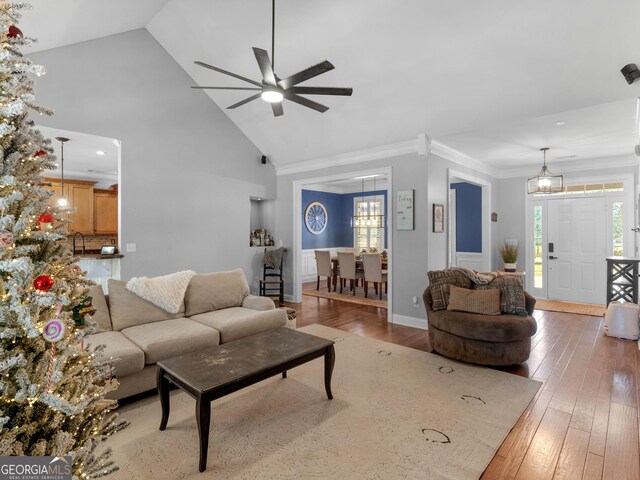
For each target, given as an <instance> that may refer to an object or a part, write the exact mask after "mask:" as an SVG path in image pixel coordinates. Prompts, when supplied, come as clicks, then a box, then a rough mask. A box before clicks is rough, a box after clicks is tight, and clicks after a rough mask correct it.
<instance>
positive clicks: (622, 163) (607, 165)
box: [495, 153, 639, 179]
mask: <svg viewBox="0 0 640 480" xmlns="http://www.w3.org/2000/svg"><path fill="white" fill-rule="evenodd" d="M638 163H639V162H638V159H637V157H636V156H635V155H633V154H631V153H630V154H629V155H619V156H615V157H608V158H589V159H585V160H575V161H571V162H558V163H556V164H555V166H554V169H553V171H554V173H555V172H558V173H559V174H562V175H564V174H567V173H575V172H587V171H592V170H602V169H607V170H610V169H612V168H621V167H637V166H638ZM539 167H540V166H539V165H537V164H536V165H528V166H524V167H518V168H510V169H501V170H499V173H497V174H496V175H495V177H496V178H498V179H507V178H517V177H532V176H534V175H535V174H536V172H537V171H539ZM536 168H537V169H538V170H536Z"/></svg>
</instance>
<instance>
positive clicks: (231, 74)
mask: <svg viewBox="0 0 640 480" xmlns="http://www.w3.org/2000/svg"><path fill="white" fill-rule="evenodd" d="M193 63H195V64H196V65H200V66H201V67H204V68H209V69H211V70H214V71H216V72H219V73H224V74H225V75H229V76H230V77H234V78H237V79H238V80H242V81H244V82H249V83H252V84H253V85H256V86H257V87H260V88H262V84H261V83H260V82H256V81H255V80H251V79H250V78H247V77H243V76H242V75H237V74H235V73H231V72H227V71H226V70H223V69H221V68H218V67H214V66H213V65H209V64H208V63H204V62H201V61H199V60H196V61H195V62H193Z"/></svg>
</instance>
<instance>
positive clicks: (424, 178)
mask: <svg viewBox="0 0 640 480" xmlns="http://www.w3.org/2000/svg"><path fill="white" fill-rule="evenodd" d="M381 167H391V169H392V182H393V183H392V188H393V192H394V195H392V196H391V197H389V209H388V211H389V215H393V212H394V211H395V192H397V191H398V190H409V189H413V190H414V205H415V222H414V226H415V229H414V230H412V231H398V230H395V228H394V230H393V231H392V232H389V233H391V235H392V251H391V255H392V261H391V268H392V272H393V314H394V315H401V316H405V317H412V318H416V319H418V320H420V321H422V322H424V321H425V319H426V312H425V310H424V305H423V304H422V292H423V291H424V289H425V288H426V286H427V283H428V282H427V271H429V270H435V269H439V268H445V267H446V262H447V235H446V233H433V232H432V231H431V221H432V219H431V216H432V211H431V204H432V203H443V204H445V205H447V202H448V191H449V186H448V178H447V169H448V168H450V167H451V168H455V169H456V170H459V171H465V172H467V173H474V174H476V175H478V176H481V177H483V178H486V176H484V175H482V174H478V173H477V172H473V171H471V170H469V169H466V168H464V167H461V166H459V165H456V164H453V163H452V162H450V161H448V160H444V159H443V158H441V157H438V156H436V155H429V156H428V157H424V156H418V155H417V154H407V155H401V156H397V157H391V158H386V159H381V160H374V161H370V162H362V163H358V164H353V165H345V166H340V167H331V168H324V169H322V168H319V169H317V170H314V171H310V172H303V173H297V174H292V175H282V176H278V198H277V200H276V212H277V216H276V239H278V240H282V241H283V242H284V244H285V245H286V246H288V247H291V246H293V244H294V237H293V235H294V232H293V224H292V222H293V204H294V197H293V182H294V181H298V180H306V179H312V178H316V177H324V176H329V175H338V174H345V176H351V175H353V176H357V174H358V172H362V171H364V170H371V169H375V168H381ZM292 264H293V262H292V260H291V259H289V262H288V264H287V265H286V269H285V270H286V272H285V273H286V279H285V281H286V287H287V294H291V293H292V291H293V288H292V280H293V272H292V266H293V265H292ZM413 296H417V297H418V298H419V299H420V301H419V308H415V307H414V306H413V305H412V302H411V298H412V297H413Z"/></svg>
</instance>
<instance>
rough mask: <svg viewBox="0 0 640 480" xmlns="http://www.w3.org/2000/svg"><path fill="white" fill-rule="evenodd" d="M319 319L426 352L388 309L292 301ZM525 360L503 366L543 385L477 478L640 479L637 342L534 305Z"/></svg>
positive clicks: (307, 316)
mask: <svg viewBox="0 0 640 480" xmlns="http://www.w3.org/2000/svg"><path fill="white" fill-rule="evenodd" d="M289 306H291V307H292V308H295V309H296V311H297V324H298V327H301V326H304V325H310V324H314V323H318V324H320V325H325V326H328V327H332V328H337V329H341V330H344V331H346V332H349V333H353V334H356V335H363V336H367V337H372V338H377V339H379V340H384V341H387V342H391V343H396V344H398V345H404V346H407V347H411V348H416V349H419V350H424V351H428V350H429V339H428V336H427V332H426V331H424V330H418V329H414V328H410V327H403V326H400V325H392V324H388V323H387V321H386V310H384V309H378V308H373V307H367V306H362V305H355V304H347V303H343V302H338V301H335V300H329V299H324V298H313V297H303V301H302V303H301V304H289ZM534 317H535V318H536V320H537V322H538V332H537V333H536V335H535V336H534V337H533V339H532V350H531V356H530V358H529V360H528V361H527V362H526V363H525V364H523V365H520V366H515V367H507V368H502V369H501V370H504V371H506V372H509V373H513V374H516V375H521V376H524V377H529V378H532V379H535V380H539V381H541V382H543V385H542V387H541V388H540V390H539V391H538V394H537V395H536V397H535V398H534V399H533V400H532V401H531V403H530V404H529V406H528V407H527V409H526V410H525V412H524V413H523V414H522V416H521V417H520V419H519V420H518V422H517V423H516V425H515V426H514V428H513V429H512V431H511V432H510V434H509V435H508V436H507V438H506V439H505V441H504V442H503V444H502V446H501V447H500V449H499V450H498V452H497V454H496V455H495V457H494V458H493V460H492V462H491V463H490V464H489V466H488V467H487V470H486V471H485V472H484V474H483V476H482V480H507V479H515V480H525V479H535V480H544V479H550V480H551V479H553V480H560V479H562V480H568V479H585V480H587V479H588V480H595V479H604V480H640V447H639V430H640V417H639V416H638V409H639V406H640V353H639V351H638V343H637V342H634V341H625V340H619V339H615V338H611V337H607V336H605V335H604V334H603V324H602V318H600V317H589V316H584V315H576V314H570V313H559V312H543V311H539V310H536V312H535V313H534Z"/></svg>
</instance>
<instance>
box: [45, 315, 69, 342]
mask: <svg viewBox="0 0 640 480" xmlns="http://www.w3.org/2000/svg"><path fill="white" fill-rule="evenodd" d="M64 332H65V326H64V323H62V322H61V321H60V320H58V319H57V318H54V319H53V320H49V321H48V322H47V323H46V325H45V326H44V330H43V331H42V336H43V337H44V339H45V340H46V341H47V342H51V343H55V342H58V341H60V340H62V337H64Z"/></svg>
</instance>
